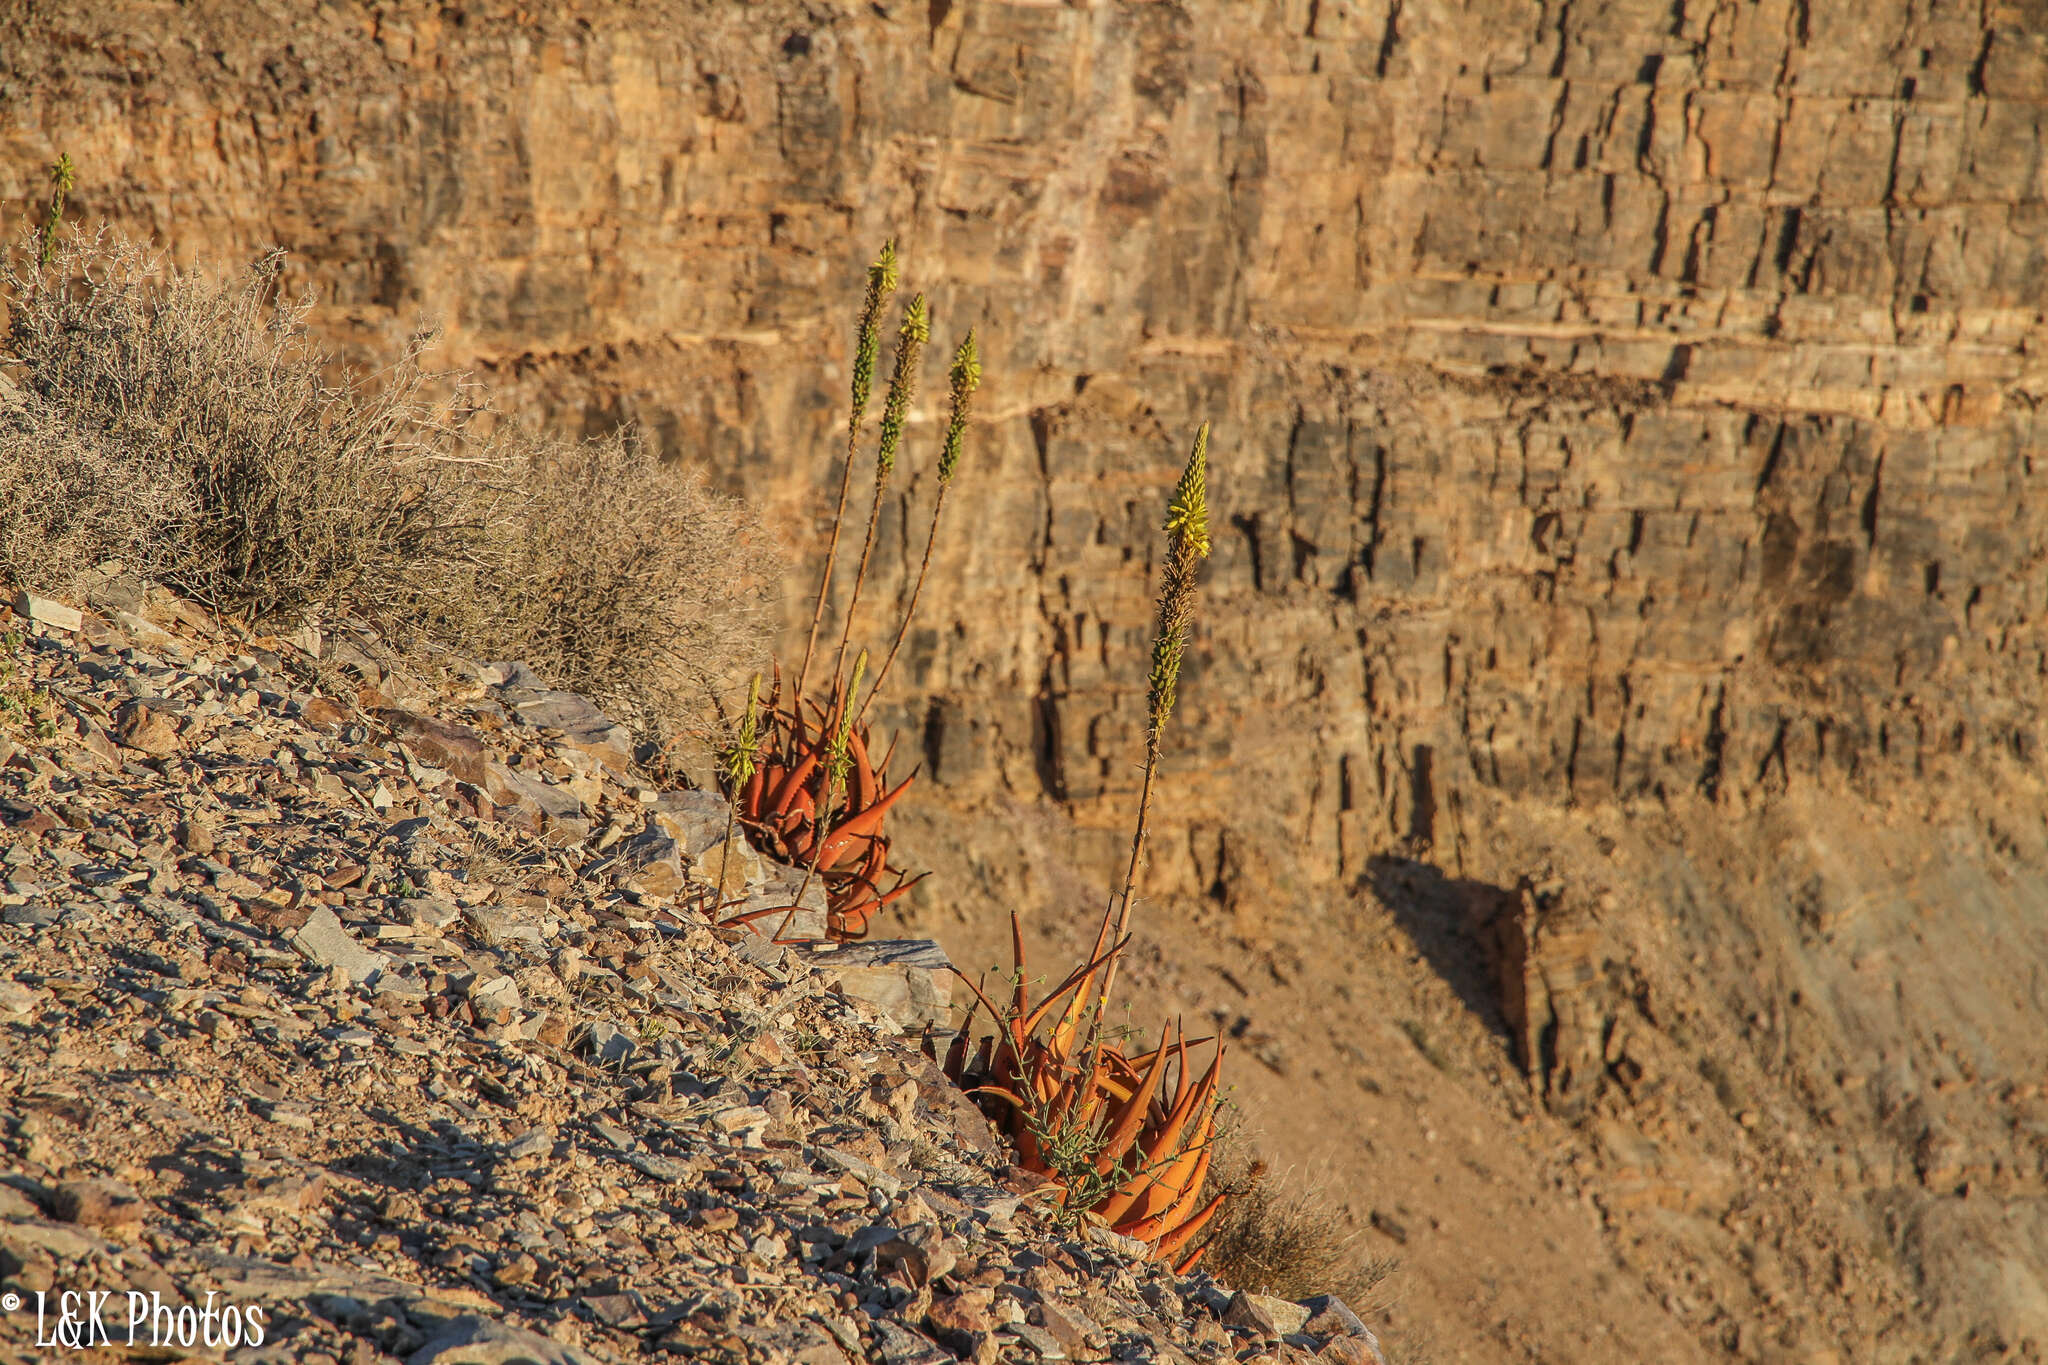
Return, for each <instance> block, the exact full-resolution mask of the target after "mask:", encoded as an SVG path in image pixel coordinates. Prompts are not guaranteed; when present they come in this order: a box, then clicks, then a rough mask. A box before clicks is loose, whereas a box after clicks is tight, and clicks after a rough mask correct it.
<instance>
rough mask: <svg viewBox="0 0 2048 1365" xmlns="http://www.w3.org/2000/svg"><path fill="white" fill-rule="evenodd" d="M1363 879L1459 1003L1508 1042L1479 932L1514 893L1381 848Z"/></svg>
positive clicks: (1491, 967)
mask: <svg viewBox="0 0 2048 1365" xmlns="http://www.w3.org/2000/svg"><path fill="white" fill-rule="evenodd" d="M1365 880H1366V884H1367V885H1368V886H1370V887H1371V888H1372V892H1373V894H1374V895H1375V896H1377V897H1378V898H1379V900H1380V902H1381V904H1383V905H1385V906H1386V907H1387V909H1388V910H1389V911H1390V912H1391V913H1392V914H1393V916H1394V921H1395V923H1397V924H1399V925H1400V926H1401V928H1402V929H1404V930H1406V931H1407V934H1408V937H1409V939H1410V940H1411V941H1412V942H1413V943H1414V944H1415V947H1416V949H1417V951H1419V952H1420V953H1421V954H1422V955H1423V957H1424V958H1425V959H1427V960H1428V962H1429V965H1430V966H1431V967H1432V968H1433V969H1435V971H1436V974H1437V975H1438V976H1441V977H1442V978H1443V979H1444V980H1445V981H1446V982H1447V983H1449V985H1450V987H1451V989H1452V990H1454V991H1456V992H1457V993H1458V999H1460V1000H1462V1001H1463V1002H1464V1003H1465V1007H1466V1008H1467V1009H1469V1010H1471V1011H1472V1013H1474V1014H1475V1015H1477V1016H1479V1018H1480V1020H1481V1021H1482V1022H1483V1023H1484V1024H1485V1025H1486V1027H1487V1028H1489V1029H1491V1030H1492V1031H1493V1032H1494V1033H1496V1034H1498V1035H1499V1036H1500V1038H1501V1040H1502V1041H1503V1042H1507V1041H1510V1039H1511V1037H1512V1035H1511V1034H1510V1032H1509V1029H1508V1022H1507V1016H1506V1014H1505V1013H1503V1011H1502V1008H1501V999H1500V986H1499V983H1498V980H1497V977H1496V972H1495V966H1494V961H1493V954H1492V953H1491V952H1490V951H1489V950H1488V948H1487V946H1486V943H1485V940H1484V938H1483V937H1482V935H1483V930H1484V926H1486V925H1487V924H1490V923H1492V922H1493V921H1494V919H1495V918H1496V917H1497V916H1499V915H1500V914H1501V913H1502V912H1503V911H1508V910H1512V909H1513V907H1514V906H1515V904H1516V903H1517V902H1516V896H1515V893H1514V892H1513V891H1511V890H1508V889H1506V888H1504V887H1498V886H1494V885H1492V884H1491V883H1488V882H1480V881H1472V880H1470V879H1468V878H1464V877H1450V876H1446V875H1445V874H1444V871H1443V869H1442V868H1440V867H1436V866H1433V865H1432V864H1429V863H1426V862H1423V861H1421V860H1420V859H1416V858H1403V857H1397V856H1395V855H1393V854H1384V853H1383V854H1381V855H1379V856H1378V857H1375V858H1373V859H1372V860H1371V861H1370V862H1368V863H1367V864H1366V874H1365Z"/></svg>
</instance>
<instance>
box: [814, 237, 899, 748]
mask: <svg viewBox="0 0 2048 1365" xmlns="http://www.w3.org/2000/svg"><path fill="white" fill-rule="evenodd" d="M896 280H897V272H896V242H895V240H894V239H893V238H892V239H891V240H889V241H887V242H884V243H883V244H882V253H881V255H879V256H877V257H876V258H875V263H874V264H873V265H871V266H869V267H868V292H867V297H866V298H865V299H863V300H862V302H861V309H860V326H859V328H858V330H857V331H856V333H855V335H854V346H853V390H852V394H851V395H850V401H849V404H848V412H847V415H846V466H845V468H843V469H841V470H840V471H839V505H838V506H837V507H836V508H834V509H833V512H832V539H831V541H830V542H829V543H828V544H827V545H826V547H825V567H824V568H823V569H821V570H819V573H818V600H817V602H816V603H815V604H813V605H812V607H811V631H810V634H809V635H808V636H806V637H805V638H804V661H803V664H802V666H801V667H799V668H798V669H797V673H796V693H795V696H796V704H797V707H798V709H799V710H801V709H802V707H803V696H804V683H805V682H807V681H808V680H809V678H810V674H811V655H812V654H813V653H814V652H815V651H816V650H817V647H818V624H819V623H820V622H821V621H823V620H824V619H825V600H826V598H827V597H828V596H829V595H830V593H831V590H832V566H833V563H834V562H835V561H836V560H837V559H838V557H839V529H840V527H841V526H843V525H844V524H845V522H846V494H847V490H848V489H849V488H851V487H852V485H853V457H854V455H855V454H856V453H857V452H858V450H859V447H860V429H861V425H862V423H863V422H865V421H866V420H867V411H868V398H869V395H870V394H871V393H872V392H873V390H874V382H875V352H876V350H877V349H878V348H879V346H880V343H881V335H882V305H883V304H884V303H886V302H887V301H888V298H889V295H890V294H891V293H892V292H894V291H895V288H896ZM850 614H851V612H850V610H849V615H850Z"/></svg>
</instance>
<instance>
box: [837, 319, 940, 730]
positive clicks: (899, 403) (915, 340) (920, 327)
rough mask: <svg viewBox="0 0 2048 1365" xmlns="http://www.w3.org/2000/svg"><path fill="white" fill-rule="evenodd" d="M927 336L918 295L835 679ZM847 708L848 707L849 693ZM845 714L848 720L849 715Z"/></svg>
mask: <svg viewBox="0 0 2048 1365" xmlns="http://www.w3.org/2000/svg"><path fill="white" fill-rule="evenodd" d="M931 334H932V333H931V321H930V319H929V318H928V317H927V315H926V313H925V306H924V295H922V294H919V295H917V296H916V297H915V298H913V299H912V300H911V301H910V306H909V307H907V308H905V309H904V310H903V330H902V331H901V332H900V333H898V334H897V337H896V370H895V372H894V373H893V374H891V375H890V376H889V396H888V397H887V398H885V399H883V400H882V435H881V444H880V446H879V447H878V448H877V450H876V451H875V497H874V501H873V503H872V504H870V506H869V507H868V530H867V534H866V535H865V536H864V537H862V539H861V543H860V566H859V568H857V569H856V570H855V571H854V575H853V593H852V595H851V596H849V597H848V598H847V599H846V616H845V619H844V623H843V624H842V625H841V627H840V630H839V654H838V656H837V657H836V658H835V659H834V660H833V662H832V676H833V677H834V678H835V679H836V678H837V677H838V676H839V672H840V670H841V669H842V668H843V667H844V666H845V664H846V647H847V643H848V641H850V640H851V639H852V638H853V613H854V609H855V608H856V607H858V606H859V605H860V590H861V586H862V585H863V584H865V583H866V582H867V577H868V556H869V555H871V554H873V553H874V549H875V525H876V523H877V522H879V521H880V520H881V519H882V495H883V494H884V493H885V492H887V491H888V487H889V475H890V474H892V473H894V472H895V469H896V448H897V447H898V446H899V445H901V444H902V442H903V425H904V423H905V421H907V420H908V418H909V415H910V399H911V396H912V395H913V394H914V393H915V392H916V391H917V365H918V362H919V361H920V360H922V359H923V358H924V344H925V342H926V341H927V340H929V339H930V337H931ZM848 705H849V707H850V706H851V705H852V694H851V693H849V694H848ZM847 714H848V716H849V717H851V715H852V712H851V711H850V710H849V711H848V713H847Z"/></svg>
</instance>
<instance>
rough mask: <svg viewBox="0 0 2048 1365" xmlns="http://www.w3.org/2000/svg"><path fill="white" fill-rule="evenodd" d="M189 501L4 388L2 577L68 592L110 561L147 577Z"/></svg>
mask: <svg viewBox="0 0 2048 1365" xmlns="http://www.w3.org/2000/svg"><path fill="white" fill-rule="evenodd" d="M4 384H5V378H4V376H0V385H4ZM182 499H183V489H181V488H180V487H179V486H178V485H177V484H176V483H175V482H174V481H172V480H169V479H166V478H163V477H161V476H160V471H159V469H158V468H157V467H156V466H155V465H153V464H151V463H150V462H149V461H148V460H147V459H146V458H145V457H143V456H142V454H141V453H140V452H137V451H135V450H132V449H127V448H124V447H122V446H120V445H118V444H115V443H111V442H108V441H104V440H100V439H98V438H96V437H95V436H94V435H93V434H92V433H90V432H85V431H80V430H78V429H77V428H75V427H73V426H72V425H71V424H70V423H69V422H67V421H66V420H65V419H64V418H63V416H62V415H61V414H59V413H58V412H56V411H55V410H54V409H53V408H52V407H51V405H50V404H49V403H47V402H45V401H43V400H42V399H40V398H37V397H35V396H33V395H28V394H23V393H20V392H19V391H15V392H12V393H9V392H6V391H4V389H0V577H5V578H9V579H13V580H16V581H18V582H22V583H27V584H29V585H31V586H35V587H40V588H42V589H43V590H45V591H48V592H59V593H61V592H66V591H68V590H70V589H72V588H74V587H75V586H77V585H78V584H79V583H80V582H81V581H82V580H83V579H84V578H85V577H86V576H87V574H88V573H89V572H90V571H91V570H92V568H93V567H94V566H95V565H97V564H101V563H103V562H105V561H107V560H121V561H122V562H123V563H124V564H125V565H128V566H131V567H135V568H140V569H147V567H148V566H149V565H150V563H151V560H152V557H153V555H154V553H155V549H156V546H157V543H158V542H157V537H156V534H155V533H156V529H157V528H158V527H159V526H161V525H164V524H166V523H167V522H170V521H174V520H177V519H179V518H180V517H181V516H182V515H183V512H184V509H183V506H182Z"/></svg>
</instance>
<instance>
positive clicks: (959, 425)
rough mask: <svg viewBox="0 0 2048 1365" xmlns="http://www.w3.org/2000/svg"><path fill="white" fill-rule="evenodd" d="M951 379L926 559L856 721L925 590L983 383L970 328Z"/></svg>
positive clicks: (885, 675)
mask: <svg viewBox="0 0 2048 1365" xmlns="http://www.w3.org/2000/svg"><path fill="white" fill-rule="evenodd" d="M947 376H948V378H949V379H950V381H951V388H952V396H953V410H952V414H951V416H950V417H949V418H948V419H947V421H946V442H945V445H944V447H943V448H942V449H941V450H940V452H939V492H938V496H937V498H936V499H935V500H934V501H933V503H932V521H931V526H930V527H929V528H928V529H927V530H926V531H925V537H924V558H923V559H921V560H919V561H918V565H917V579H916V581H915V582H913V583H912V584H911V587H910V602H909V604H908V605H907V606H905V607H904V609H903V619H902V620H901V621H899V622H897V624H896V638H895V639H894V640H893V641H891V642H890V645H889V653H888V654H887V656H885V657H884V658H883V660H882V667H881V670H880V671H879V672H877V673H876V674H875V685H874V686H873V687H871V688H869V689H868V695H867V700H866V701H863V702H862V703H861V704H860V710H859V712H858V713H857V714H856V715H855V717H854V720H855V722H856V723H858V722H859V720H860V718H861V717H862V716H865V715H866V714H867V711H868V707H869V706H870V705H872V704H873V702H874V700H875V697H876V695H877V694H878V693H880V692H881V690H882V684H883V682H885V681H886V680H887V679H888V677H889V667H890V665H891V664H894V663H895V662H896V651H897V650H899V649H901V648H903V637H904V636H905V635H907V634H909V633H910V622H911V618H912V617H914V616H916V615H917V599H918V595H919V594H920V593H922V592H923V591H924V577H925V574H926V573H928V572H930V570H931V567H932V546H933V544H935V543H936V542H937V540H938V538H939V517H940V514H942V513H943V512H944V511H945V510H946V491H947V490H948V489H950V488H951V487H952V486H953V474H954V471H955V470H957V469H958V468H959V467H960V450H961V446H962V444H963V442H964V441H965V438H966V435H967V410H968V407H969V404H970V400H971V399H972V398H973V397H974V391H975V389H976V388H978V387H979V386H980V384H981V357H980V354H979V353H978V352H977V350H976V348H975V344H974V331H973V329H972V328H969V329H968V332H967V339H966V340H965V341H963V342H961V343H960V348H959V349H958V350H957V351H955V352H953V365H952V368H951V369H950V370H949V371H947Z"/></svg>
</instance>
